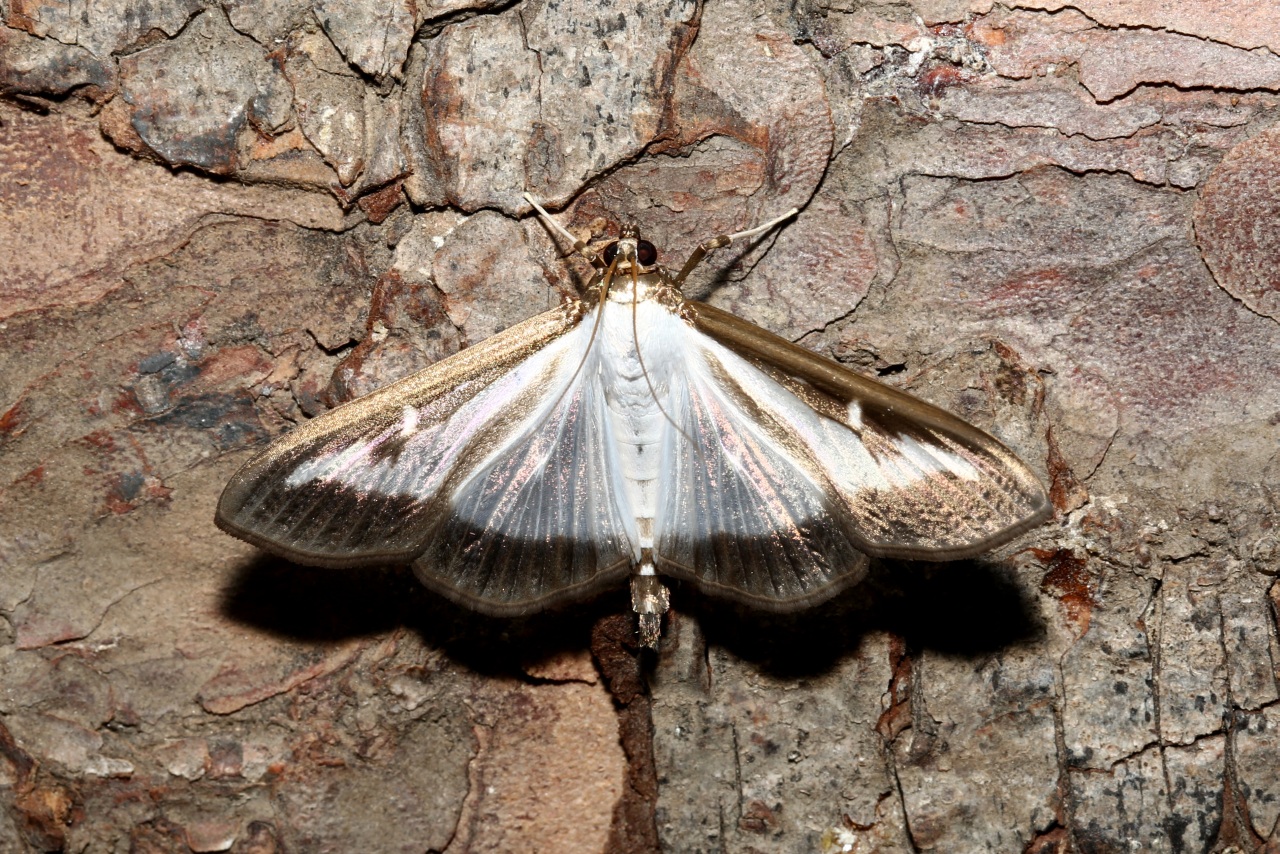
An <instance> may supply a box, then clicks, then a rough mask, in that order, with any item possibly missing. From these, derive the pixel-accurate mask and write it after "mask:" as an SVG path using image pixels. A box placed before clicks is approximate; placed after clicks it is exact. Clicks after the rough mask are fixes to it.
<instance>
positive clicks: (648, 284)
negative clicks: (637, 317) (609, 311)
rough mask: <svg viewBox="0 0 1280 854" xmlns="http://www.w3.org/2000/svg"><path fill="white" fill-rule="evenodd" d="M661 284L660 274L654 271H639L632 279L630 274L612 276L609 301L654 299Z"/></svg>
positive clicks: (624, 301) (623, 301)
mask: <svg viewBox="0 0 1280 854" xmlns="http://www.w3.org/2000/svg"><path fill="white" fill-rule="evenodd" d="M662 285H663V279H662V276H661V275H659V274H658V273H656V272H649V273H641V274H640V275H638V276H636V277H635V280H634V281H633V280H632V278H631V276H630V274H627V275H623V276H614V278H613V282H612V283H610V285H609V302H621V303H627V304H630V303H631V302H633V301H634V302H644V301H645V300H651V299H654V297H655V296H656V295H657V292H658V289H659V288H661V287H662Z"/></svg>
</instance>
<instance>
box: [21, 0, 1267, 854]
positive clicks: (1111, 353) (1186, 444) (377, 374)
mask: <svg viewBox="0 0 1280 854" xmlns="http://www.w3.org/2000/svg"><path fill="white" fill-rule="evenodd" d="M1175 5H1176V8H1170V7H1169V4H1155V3H1152V4H1143V3H1137V2H1134V3H1122V2H1117V1H1116V0H1082V2H1078V3H1076V4H1075V5H1073V6H1071V7H1070V8H1066V7H1062V6H1061V4H1058V3H1046V2H1039V0H1029V2H1025V3H1019V4H1015V5H1013V6H1009V7H1003V6H995V5H992V4H990V3H984V2H982V0H911V2H910V3H909V4H905V5H878V4H871V3H869V4H864V5H858V4H852V5H851V4H840V3H829V2H827V0H798V2H796V3H790V4H787V3H774V2H768V0H755V2H752V0H708V2H706V3H705V4H702V5H699V4H697V3H695V2H692V0H669V2H665V3H664V2H648V0H642V2H638V3H626V4H622V5H619V4H616V3H606V2H599V0H565V2H561V3H558V4H553V3H549V2H545V0H543V2H538V0H528V2H525V3H519V4H510V3H501V2H490V0H437V2H429V3H410V2H405V0H391V3H390V4H389V5H388V3H385V2H384V3H374V2H370V0H315V2H306V0H270V2H266V3H253V4H250V3H242V2H240V0H228V2H226V3H223V4H222V5H220V6H219V5H202V4H200V3H198V2H196V0H175V2H172V3H168V4H158V5H156V4H153V5H147V4H141V5H138V4H132V3H129V2H125V0H117V2H114V3H113V2H106V3H99V4H91V5H90V6H89V7H86V8H85V9H81V7H79V6H76V5H75V4H69V3H62V2H51V1H46V2H40V3H35V2H28V0H10V2H9V3H8V4H7V5H4V6H3V7H0V11H2V14H3V19H4V24H5V26H4V27H3V28H0V91H2V92H3V94H4V98H3V100H0V175H2V176H3V178H2V180H0V199H2V200H3V202H4V203H3V205H0V507H2V508H3V511H2V512H0V802H3V803H4V805H5V808H6V814H5V815H4V816H2V817H0V854H11V853H12V854H18V853H19V852H22V854H26V852H36V851H63V850H65V851H91V852H97V851H103V852H110V851H131V852H215V851H228V850H229V851H235V852H242V854H248V852H258V853H259V854H260V853H262V852H272V851H277V852H279V851H290V852H313V851H315V852H324V851H332V852H349V851H380V852H382V851H385V852H391V851H414V852H423V851H433V852H449V854H460V852H484V851H494V852H506V851H547V852H557V853H558V854H576V852H604V851H608V852H654V851H659V850H662V851H671V852H681V854H693V852H717V851H726V852H727V851H733V852H738V851H755V852H799V851H821V852H870V851H877V852H903V854H906V852H921V851H938V852H968V851H996V852H1005V851H1009V852H1037V854H1046V852H1111V851H1130V850H1142V851H1150V852H1162V851H1168V852H1191V851H1204V852H1208V851H1228V850H1237V851H1280V835H1277V832H1276V825H1277V819H1278V818H1280V776H1278V772H1277V769H1278V768H1280V761H1277V760H1280V703H1278V702H1277V700H1278V699H1280V694H1278V692H1277V681H1276V680H1277V666H1276V654H1277V649H1278V648H1277V636H1276V624H1275V608H1276V604H1277V602H1280V588H1277V586H1276V585H1275V579H1274V576H1275V575H1276V574H1277V573H1280V540H1278V537H1280V535H1278V534H1277V532H1276V527H1275V525H1276V517H1277V510H1278V508H1277V497H1276V493H1277V490H1278V489H1280V445H1278V443H1277V439H1278V438H1280V427H1278V426H1277V425H1278V424H1280V371H1277V370H1276V366H1277V353H1280V326H1278V325H1277V322H1278V321H1280V284H1278V283H1277V278H1276V274H1275V270H1276V269H1277V267H1278V263H1280V237H1277V234H1280V232H1277V230H1276V228H1275V223H1276V222H1277V218H1278V216H1280V124H1277V123H1276V119H1277V117H1278V116H1280V112H1278V110H1277V93H1278V92H1280V56H1278V54H1280V23H1277V18H1276V16H1275V15H1274V14H1271V13H1270V12H1269V11H1268V10H1267V9H1266V8H1265V4H1263V5H1261V6H1259V7H1258V11H1253V10H1251V9H1248V8H1245V7H1244V6H1240V5H1239V4H1237V5H1235V6H1231V5H1228V6H1223V5H1222V4H1214V3H1208V2H1192V3H1182V4H1175ZM86 10H87V11H86ZM525 191H528V192H530V193H532V194H533V195H534V196H535V197H537V198H539V200H540V201H542V202H543V203H544V204H546V205H548V206H550V207H552V208H553V209H555V210H556V211H557V214H556V215H557V218H558V219H559V220H560V221H561V222H562V223H563V224H564V225H565V226H566V227H568V228H569V229H571V230H572V231H573V232H574V233H575V234H577V235H580V236H582V237H584V238H587V239H590V240H598V239H602V238H605V237H607V236H609V235H611V234H616V227H617V225H618V224H619V223H623V222H628V223H634V224H636V225H638V226H639V227H640V229H641V230H642V232H643V233H644V234H645V236H646V237H647V238H648V239H649V240H651V241H652V242H653V243H655V244H656V245H657V246H658V247H659V249H660V251H661V252H662V257H663V261H664V263H666V264H667V265H668V266H672V267H678V266H679V265H680V264H681V263H682V262H683V260H684V258H686V257H687V256H688V254H689V253H690V252H691V251H692V250H693V248H694V247H695V246H696V245H697V244H698V243H699V242H700V241H702V240H704V239H706V238H708V237H711V236H714V235H717V234H722V233H726V232H730V231H735V230H739V229H744V228H748V227H750V226H752V225H754V224H756V223H758V222H762V221H764V220H766V219H769V218H771V217H773V216H776V215H778V214H780V213H782V212H783V211H785V210H786V209H788V208H790V207H793V206H795V207H800V208H801V209H802V212H801V214H800V215H799V217H797V218H796V219H795V220H794V221H793V222H791V223H789V224H788V225H787V226H786V227H785V228H783V229H780V230H778V231H777V232H775V233H773V234H771V235H768V236H766V237H765V238H764V239H762V240H761V241H759V242H758V243H757V244H755V245H753V246H751V247H749V248H746V249H742V250H739V249H737V248H736V247H735V248H734V249H732V250H726V251H723V252H721V253H719V254H716V255H713V256H712V258H711V259H710V261H709V263H707V264H706V265H704V267H702V268H700V270H699V272H698V273H697V275H696V276H695V277H694V281H693V282H692V283H691V285H690V286H689V287H688V288H687V289H686V291H687V293H689V295H691V296H699V297H706V298H709V299H710V301H712V302H713V303H715V304H717V305H720V306H722V307H725V308H727V309H729V310H732V311H734V312H735V313H737V314H739V315H741V316H743V317H745V318H747V319H749V320H751V321H753V322H755V323H758V324H760V325H762V326H764V327H766V328H768V329H770V330H772V331H774V332H777V333H779V334H782V335H785V336H787V337H789V338H791V339H793V340H797V341H799V342H801V343H802V344H804V345H805V346H808V347H811V348H813V349H815V350H817V351H819V352H821V353H824V354H826V355H829V356H831V357H833V358H836V359H838V360H840V361H842V362H845V363H847V364H849V365H851V366H853V367H854V368H856V369H858V370H862V371H864V372H868V373H870V374H873V375H878V376H879V378H881V379H882V380H884V381H886V382H889V383H891V384H893V385H897V386H901V387H903V388H905V389H907V390H909V391H911V392H912V393H914V394H917V395H919V396H921V397H923V398H925V399H927V400H930V401H932V402H935V403H937V404H939V405H941V406H944V407H946V408H947V409H949V410H951V411H953V412H956V413H957V414H959V415H961V416H962V417H964V418H966V419H968V420H970V421H972V422H974V423H975V424H977V425H979V426H981V427H983V428H984V429H987V430H988V431H990V432H992V433H993V434H995V435H996V436H997V437H999V438H1000V439H1001V440H1002V441H1004V442H1005V443H1006V444H1008V445H1010V446H1011V447H1012V448H1014V450H1016V451H1017V452H1018V453H1019V455H1020V456H1022V458H1023V459H1025V460H1027V461H1028V462H1030V463H1031V464H1032V466H1033V467H1034V468H1036V469H1037V471H1038V472H1039V473H1040V474H1041V476H1042V478H1043V480H1044V481H1045V483H1046V484H1048V485H1049V486H1050V489H1051V494H1052V498H1053V501H1054V505H1055V508H1056V510H1057V516H1056V518H1055V520H1054V521H1053V522H1052V523H1050V524H1048V525H1046V526H1045V527H1043V528H1041V529H1040V530H1037V531H1035V532H1033V533H1031V534H1029V535H1027V536H1025V537H1023V538H1021V539H1020V540H1018V541H1016V542H1015V543H1012V544H1010V545H1008V546H1006V547H1003V548H1001V549H999V550H998V551H996V552H994V553H993V554H991V555H990V556H987V557H984V558H982V559H979V560H973V561H965V562H960V563H952V564H939V565H930V564H924V563H905V562H893V561H879V562H874V563H873V567H872V573H871V577H870V579H869V580H868V581H867V582H865V583H864V584H862V585H860V586H858V587H857V588H855V589H853V590H850V591H847V592H846V593H844V594H842V595H841V596H839V597H838V598H836V599H835V600H833V601H831V602H830V603H828V604H826V605H823V606H821V607H818V608H815V609H812V610H810V611H807V612H804V613H801V614H796V615H789V616H778V615H764V614H760V613H756V612H752V611H750V610H748V609H743V608H738V607H726V606H724V605H723V604H722V603H719V602H716V601H714V600H709V599H705V598H700V597H699V596H697V595H696V593H695V592H694V591H691V590H688V589H684V588H680V587H677V588H676V589H675V591H674V595H673V609H674V611H673V615H672V617H671V619H670V621H669V623H668V625H667V627H666V630H665V634H664V637H663V639H662V644H661V649H660V651H659V652H658V653H657V654H656V655H651V654H649V653H643V652H642V651H640V650H639V649H637V647H636V645H635V643H634V638H633V637H632V636H631V635H630V634H629V631H630V627H631V623H630V622H629V620H630V617H629V616H627V609H628V607H629V606H628V599H627V594H626V591H625V590H622V589H619V590H618V591H616V592H614V593H611V594H609V595H608V596H604V597H601V598H600V599H599V600H597V601H594V602H588V603H583V604H582V605H580V606H577V607H575V608H571V609H568V610H565V611H561V612H558V613H555V614H549V615H540V616H537V617H532V618H528V619H523V620H516V621H500V620H494V619H489V618H484V617H480V616H476V615H473V614H470V613H467V612H465V611H463V610H460V609H459V608H457V607H455V606H453V605H450V604H449V603H447V602H444V601H441V600H440V599H438V598H437V597H434V596H432V595H431V594H429V593H427V592H426V591H425V590H422V589H421V588H420V587H419V586H418V585H417V584H416V582H414V580H413V579H412V577H411V575H409V574H408V573H407V572H405V571H402V570H397V569H386V570H371V571H344V572H339V571H328V570H317V569H309V568H303V567H297V566H293V565H290V564H288V563H285V562H282V561H279V560H276V559H272V558H268V557H265V556H263V555H262V554H261V553H259V552H257V551H255V550H254V549H252V548H250V547H248V546H247V545H245V544H243V543H240V542H238V541H236V540H233V539H231V538H230V537H228V536H226V535H224V534H222V533H220V532H219V531H218V530H217V529H216V528H215V527H214V526H213V510H214V506H215V503H216V501H217V497H218V495H219V493H220V491H221V489H222V487H223V485H224V484H225V483H226V481H227V479H228V478H229V477H230V475H231V474H232V473H233V472H234V471H235V469H236V468H237V467H238V466H239V465H240V464H242V463H243V462H244V461H245V460H246V459H247V458H248V456H249V455H250V454H251V453H252V452H253V451H254V450H255V449H256V448H258V447H260V446H261V443H262V442H264V441H265V440H267V439H269V438H271V437H274V436H277V435H280V434H282V433H283V432H285V431H287V430H288V429H290V427H291V426H293V425H295V424H297V423H299V422H302V421H305V420H306V419H307V418H310V417H312V416H314V415H316V414H318V413H320V412H322V411H324V410H325V409H327V408H329V407H332V406H334V405H336V404H338V403H341V402H343V401H345V400H349V399H352V398H354V397H356V396H359V395H361V394H364V393H366V392H368V391H370V390H372V389H374V388H377V387H379V386H381V385H384V384H385V383H387V382H389V381H391V380H394V379H397V378H399V377H402V376H405V375H407V374H409V373H410V372H412V371H414V370H417V369H420V368H422V367H425V366H427V365H429V364H431V363H433V362H435V361H436V360H438V359H440V358H443V357H444V356H447V355H449V354H451V353H453V352H456V351H457V350H458V349H459V348H461V347H465V346H468V345H470V344H473V343H476V342H478V341H480V340H483V339H484V338H486V337H487V336H489V335H491V334H493V333H494V332H495V331H497V330H500V329H502V328H505V327H506V326H509V325H511V324H513V323H515V322H517V321H519V320H522V319H524V318H525V317H528V316H530V315H531V314H533V313H535V312H536V311H540V310H542V309H545V308H549V307H551V306H554V305H556V304H557V303H559V302H560V301H561V300H562V299H563V298H564V297H566V296H570V295H573V294H575V293H576V292H577V289H578V288H580V287H581V286H582V284H583V283H584V282H585V277H586V275H587V273H588V268H587V267H586V266H585V265H584V264H583V263H581V261H580V260H579V259H574V258H566V257H565V255H564V251H565V250H566V249H567V247H564V246H561V245H559V244H558V243H557V242H556V241H555V240H554V239H553V236H552V235H551V234H549V232H548V231H547V230H546V228H545V227H544V226H543V225H542V224H541V223H539V222H538V221H537V220H536V218H534V217H530V216H528V213H529V210H528V206H527V205H526V204H525V203H524V201H523V200H522V198H521V194H522V193H523V192H525ZM1232 846H1234V849H1233V848H1232Z"/></svg>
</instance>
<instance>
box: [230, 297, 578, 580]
mask: <svg viewBox="0 0 1280 854" xmlns="http://www.w3.org/2000/svg"><path fill="white" fill-rule="evenodd" d="M581 329H582V326H581V324H580V320H579V317H578V316H577V315H576V313H574V312H571V311H567V310H565V309H556V310H553V311H550V312H546V313H544V314H541V315H538V316H537V317H534V318H531V319H530V320H527V321H525V322H524V323H521V324H519V325H517V326H514V327H512V328H510V329H508V330H506V331H505V332H502V333H500V334H498V335H495V336H493V337H492V338H489V339H487V340H486V341H484V342H482V343H480V344H478V345H476V346H474V347H470V348H468V349H466V350H463V351H462V352H461V353H458V354H457V355H455V356H453V357H451V358H449V359H445V360H444V361H442V362H439V363H437V364H435V365H433V366H431V367H430V368H427V369H426V370H424V371H421V372H419V373H417V374H415V375H413V376H411V377H408V378H406V379H404V380H401V381H400V382H397V383H394V384H392V385H390V386H387V387H386V388H384V389H380V390H379V391H376V392H374V393H373V394H370V395H368V396H366V397H364V398H361V399H360V400H357V401H354V402H352V403H349V404H346V405H344V406H341V407H338V408H337V409H335V410H333V411H332V412H329V413H326V414H324V415H322V416H319V417H318V418H315V419H313V420H312V421H310V422H308V423H307V424H305V425H303V426H301V427H299V428H298V429H296V430H294V431H293V432H292V433H290V434H288V435H287V436H285V437H283V438H281V439H280V440H278V441H277V442H275V443H273V444H272V445H271V446H270V447H269V448H267V449H266V450H265V451H264V452H262V453H261V454H259V455H258V456H257V457H255V458H254V459H252V460H250V461H249V462H248V463H247V464H246V465H245V466H244V467H243V468H241V469H240V471H239V472H237V473H236V475H235V476H234V477H233V478H232V479H231V481H230V482H229V483H228V484H227V487H226V489H225V490H224V491H223V494H222V498H221V500H220V501H219V503H218V511H217V517H216V518H217V523H218V525H219V526H220V527H222V528H223V529H224V530H226V531H227V532H229V533H231V534H234V535H235V536H238V537H240V538H242V539H244V540H247V541H249V542H251V543H254V544H255V545H258V546H260V547H262V548H265V549H267V550H269V551H273V552H276V553H278V554H282V555H284V556H285V557H288V558H290V559H293V560H296V561H298V562H300V563H307V564H312V565H321V566H339V567H341V566H357V565H367V564H377V563H392V562H407V561H409V560H411V559H413V558H414V557H416V556H417V555H418V554H419V553H420V552H421V551H422V550H423V548H425V546H426V542H427V538H428V536H429V534H430V530H431V527H432V525H433V522H434V520H435V519H436V518H437V517H438V516H439V514H440V506H441V502H442V501H444V500H446V496H445V495H444V494H443V492H442V487H443V486H444V485H445V484H446V482H447V481H449V479H450V478H451V477H452V478H454V479H455V480H456V479H457V477H458V476H459V472H460V471H461V472H462V473H463V474H465V473H466V471H467V466H471V467H474V466H475V465H478V464H479V463H481V462H483V460H484V459H486V458H487V456H488V454H489V452H490V451H491V450H492V449H493V448H497V447H500V446H502V445H503V444H504V443H505V442H510V441H512V440H514V439H515V438H516V437H517V436H518V435H519V434H520V433H521V431H522V430H523V429H525V427H526V425H525V423H524V422H525V421H527V420H528V418H529V417H530V416H531V413H533V412H534V411H535V410H537V409H539V407H545V406H546V405H547V404H548V400H547V396H548V395H553V394H554V391H553V390H552V389H550V388H549V384H550V383H552V382H554V380H555V378H556V377H557V376H568V375H569V374H571V373H572V370H573V368H574V367H575V365H576V362H574V360H575V359H578V360H580V359H581V349H582V341H581V340H580V335H579V333H580V331H581ZM566 370H567V371H568V372H569V374H566Z"/></svg>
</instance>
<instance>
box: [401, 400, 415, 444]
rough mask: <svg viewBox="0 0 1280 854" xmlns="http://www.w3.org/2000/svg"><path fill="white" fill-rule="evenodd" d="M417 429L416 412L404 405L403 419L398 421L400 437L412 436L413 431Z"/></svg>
mask: <svg viewBox="0 0 1280 854" xmlns="http://www.w3.org/2000/svg"><path fill="white" fill-rule="evenodd" d="M417 429H418V410H416V409H414V408H413V407H412V406H410V405H408V404H407V403H406V404H405V407H404V418H402V419H401V420H400V435H401V436H412V435H413V433H414V431H415V430H417Z"/></svg>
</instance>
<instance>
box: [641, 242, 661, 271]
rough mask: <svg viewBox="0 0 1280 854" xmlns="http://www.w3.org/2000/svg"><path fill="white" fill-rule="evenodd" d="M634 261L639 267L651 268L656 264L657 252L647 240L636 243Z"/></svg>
mask: <svg viewBox="0 0 1280 854" xmlns="http://www.w3.org/2000/svg"><path fill="white" fill-rule="evenodd" d="M636 260H637V261H639V262H640V266H641V267H652V266H653V265H654V264H657V263H658V250H657V248H656V247H655V246H654V245H653V244H652V243H650V242H649V241H647V240H641V241H639V242H638V243H636Z"/></svg>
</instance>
